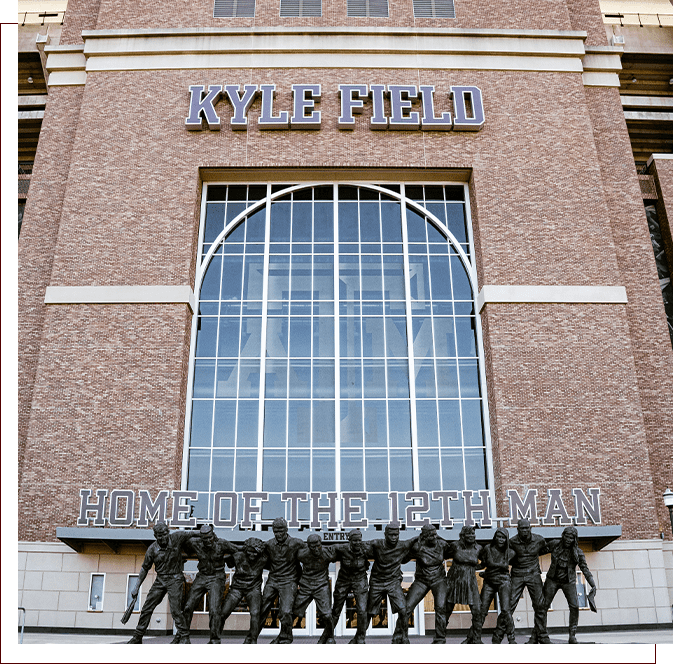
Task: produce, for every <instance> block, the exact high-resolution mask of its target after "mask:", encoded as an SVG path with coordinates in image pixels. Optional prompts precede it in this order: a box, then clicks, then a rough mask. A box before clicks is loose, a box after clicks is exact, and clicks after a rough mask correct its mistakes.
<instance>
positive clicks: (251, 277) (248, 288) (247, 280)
mask: <svg viewBox="0 0 673 664" xmlns="http://www.w3.org/2000/svg"><path fill="white" fill-rule="evenodd" d="M227 258H228V257H226V258H225V260H227ZM263 283H264V256H260V255H258V254H254V255H251V256H246V257H245V273H244V280H243V299H244V300H261V299H262V286H263ZM223 290H224V286H223Z"/></svg>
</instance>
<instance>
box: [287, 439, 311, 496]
mask: <svg viewBox="0 0 673 664" xmlns="http://www.w3.org/2000/svg"><path fill="white" fill-rule="evenodd" d="M287 461H288V468H290V472H289V473H288V476H287V490H288V491H310V490H311V452H310V451H309V450H307V449H306V450H292V449H290V450H288V452H287Z"/></svg>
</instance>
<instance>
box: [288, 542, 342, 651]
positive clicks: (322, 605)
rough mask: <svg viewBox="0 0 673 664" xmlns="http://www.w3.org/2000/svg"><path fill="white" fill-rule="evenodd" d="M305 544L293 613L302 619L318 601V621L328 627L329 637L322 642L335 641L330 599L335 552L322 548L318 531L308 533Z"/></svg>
mask: <svg viewBox="0 0 673 664" xmlns="http://www.w3.org/2000/svg"><path fill="white" fill-rule="evenodd" d="M306 544H307V546H306V547H305V548H303V549H301V551H299V553H298V554H297V560H299V562H300V563H301V567H302V573H301V577H300V579H299V588H298V589H297V596H296V597H295V600H294V607H293V609H292V613H293V614H294V616H296V617H298V618H303V617H304V616H305V615H306V607H307V606H308V605H309V604H310V603H311V602H312V601H315V606H316V609H317V613H318V620H319V621H320V623H321V624H322V625H323V626H324V628H325V629H326V630H327V638H326V639H325V640H324V641H322V640H321V641H322V642H323V643H335V641H334V625H333V624H332V603H331V601H330V600H331V598H330V587H329V566H330V563H332V562H334V560H336V555H335V553H334V549H333V548H332V547H329V546H325V547H323V545H322V542H321V541H320V535H316V534H315V533H314V534H312V535H309V536H308V538H307V539H306Z"/></svg>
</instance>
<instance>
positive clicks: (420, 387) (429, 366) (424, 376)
mask: <svg viewBox="0 0 673 664" xmlns="http://www.w3.org/2000/svg"><path fill="white" fill-rule="evenodd" d="M414 368H415V371H416V396H417V397H418V398H419V399H423V398H428V397H430V398H431V397H434V396H435V365H434V362H433V361H432V359H426V360H416V362H415V363H414Z"/></svg>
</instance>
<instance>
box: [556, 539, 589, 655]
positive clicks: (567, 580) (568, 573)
mask: <svg viewBox="0 0 673 664" xmlns="http://www.w3.org/2000/svg"><path fill="white" fill-rule="evenodd" d="M547 546H548V548H549V550H550V552H551V563H550V565H549V570H548V571H547V577H546V578H545V581H544V602H545V621H544V627H545V633H546V631H547V630H546V628H547V611H549V607H550V606H551V603H552V601H553V599H554V596H555V595H556V593H557V592H558V591H559V589H560V590H562V591H563V594H564V595H565V598H566V600H567V601H568V609H569V613H570V616H569V620H568V643H577V623H578V622H579V617H580V607H579V603H578V601H577V579H576V570H577V567H578V566H579V568H580V570H582V574H584V578H585V579H586V580H587V581H588V582H589V585H590V586H591V593H592V595H595V594H596V582H595V581H594V577H593V576H592V575H591V572H590V571H589V567H588V565H587V560H586V557H585V556H584V552H583V551H582V549H580V547H579V545H578V542H577V528H575V527H573V526H568V527H567V528H565V529H564V531H563V534H562V535H561V539H560V540H551V541H550V542H549V543H548V545H547Z"/></svg>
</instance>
